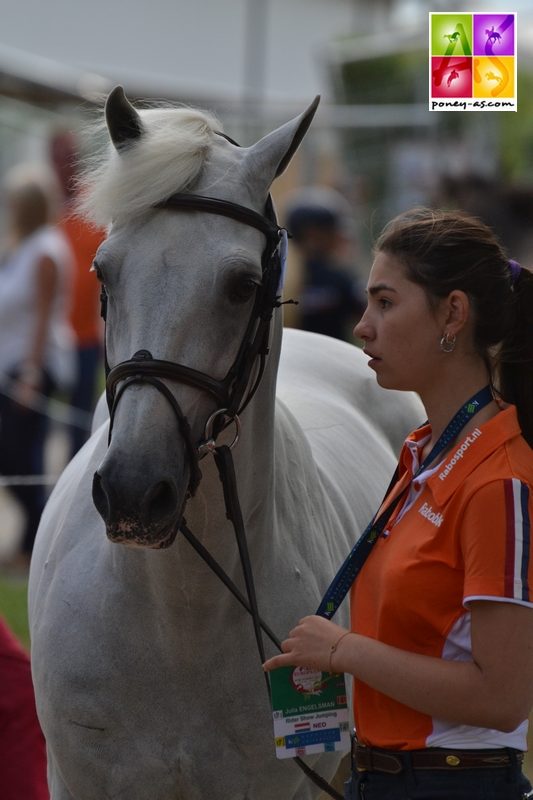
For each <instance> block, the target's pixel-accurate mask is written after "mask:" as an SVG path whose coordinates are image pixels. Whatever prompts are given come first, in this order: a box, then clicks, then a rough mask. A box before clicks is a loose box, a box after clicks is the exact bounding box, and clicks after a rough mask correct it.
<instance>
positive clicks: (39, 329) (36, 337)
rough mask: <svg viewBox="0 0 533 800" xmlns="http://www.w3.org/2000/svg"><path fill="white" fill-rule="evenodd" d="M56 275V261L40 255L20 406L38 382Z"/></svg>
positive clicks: (28, 400) (30, 397) (30, 398)
mask: <svg viewBox="0 0 533 800" xmlns="http://www.w3.org/2000/svg"><path fill="white" fill-rule="evenodd" d="M57 279H58V270H57V265H56V263H55V261H54V260H53V259H52V258H50V257H49V256H42V258H41V259H40V261H39V263H38V265H37V270H36V282H37V285H36V293H35V319H34V326H33V332H32V337H31V343H30V347H29V350H28V353H27V355H26V359H25V361H24V363H23V364H21V369H20V372H19V375H18V382H19V387H18V391H17V400H18V402H19V403H20V404H21V405H23V406H27V405H30V406H31V405H32V401H33V396H34V392H35V390H36V389H38V388H39V386H40V384H41V380H42V371H43V366H44V364H43V360H44V349H45V346H46V341H47V337H48V327H49V324H50V316H51V313H52V305H53V302H54V296H55V293H56V290H57Z"/></svg>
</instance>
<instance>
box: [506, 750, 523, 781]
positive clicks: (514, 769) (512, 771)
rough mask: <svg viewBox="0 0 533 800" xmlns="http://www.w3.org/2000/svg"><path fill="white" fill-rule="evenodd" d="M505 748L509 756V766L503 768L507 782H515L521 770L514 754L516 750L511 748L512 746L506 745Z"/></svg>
mask: <svg viewBox="0 0 533 800" xmlns="http://www.w3.org/2000/svg"><path fill="white" fill-rule="evenodd" d="M505 750H506V752H507V755H508V756H509V766H508V767H507V769H506V770H505V771H506V773H507V783H516V781H517V779H518V773H519V771H521V770H519V769H518V767H519V764H518V758H517V756H516V750H513V748H512V747H506V748H505Z"/></svg>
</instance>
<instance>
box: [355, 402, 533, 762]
mask: <svg viewBox="0 0 533 800" xmlns="http://www.w3.org/2000/svg"><path fill="white" fill-rule="evenodd" d="M429 433H430V429H429V427H426V428H422V429H420V430H418V431H415V432H414V433H413V434H411V435H410V436H409V437H408V438H407V440H406V443H405V445H404V448H403V450H402V452H401V454H400V475H399V479H398V484H399V483H400V482H402V483H403V484H404V485H405V483H406V482H407V481H408V477H409V476H411V475H413V473H414V472H415V471H416V469H417V468H418V456H419V453H420V451H421V449H422V446H423V444H424V443H425V441H427V437H428V435H429ZM398 484H397V485H398ZM532 487H533V450H532V449H531V448H530V447H529V446H528V444H527V443H526V441H525V440H524V439H523V437H522V436H521V432H520V427H519V425H518V420H517V416H516V409H515V407H514V406H509V407H508V408H506V410H504V411H501V412H500V413H499V414H497V415H496V416H495V417H493V418H492V419H491V420H489V421H488V422H487V423H485V424H484V425H480V426H479V428H476V429H475V430H474V431H472V432H471V433H470V434H468V435H466V436H465V437H464V439H463V440H462V441H461V442H460V443H459V444H458V446H457V447H456V448H455V449H452V451H451V452H449V453H447V455H446V456H445V457H444V459H443V461H442V462H441V463H440V464H439V465H438V466H437V467H435V468H433V469H430V470H427V471H426V472H425V473H422V474H421V475H420V476H418V477H417V479H416V480H415V481H414V482H413V483H412V484H411V488H410V492H409V494H408V497H407V499H406V500H405V501H404V503H403V507H402V508H400V509H399V511H397V512H395V514H394V515H393V516H394V518H393V519H392V521H391V522H389V525H388V530H386V531H385V533H384V535H382V536H381V537H380V539H379V540H378V542H377V543H376V545H375V546H374V549H373V550H372V553H371V554H370V556H369V558H368V560H367V562H366V564H365V565H364V567H363V569H362V571H361V573H360V575H359V577H358V578H357V580H356V581H355V583H354V585H353V587H352V591H351V609H352V611H351V615H352V630H353V631H355V632H356V633H360V634H362V635H364V636H369V637H371V638H373V639H377V640H379V641H382V642H385V643H386V644H389V645H392V646H393V647H398V648H400V649H402V650H408V651H411V652H415V653H422V654H424V655H428V656H433V657H436V658H444V659H448V660H453V661H469V660H472V648H471V637H470V612H469V608H468V604H469V602H470V601H472V600H475V599H484V600H492V601H499V602H511V603H518V604H521V605H526V606H530V607H532V608H533V595H532V594H531V592H533V566H532V562H533V559H531V558H530V519H531V518H532V517H533V491H532ZM393 494H394V489H393V490H392V492H391V497H392V496H393ZM354 712H355V723H356V731H357V736H358V739H359V740H360V741H362V742H363V743H365V744H368V745H371V746H374V747H384V748H389V749H392V750H411V749H417V748H424V747H456V748H492V747H516V748H517V749H521V750H525V749H527V748H526V733H527V721H524V723H523V724H522V725H520V726H519V728H518V729H517V730H516V731H513V732H511V733H503V732H501V731H495V730H489V729H485V728H475V727H471V726H467V725H458V724H455V723H451V722H448V721H445V720H439V719H433V718H432V717H430V716H428V715H426V714H422V713H420V712H419V711H414V710H413V709H411V708H408V707H407V706H404V705H402V704H401V703H398V702H397V701H396V700H392V699H391V698H389V697H387V696H386V695H384V694H381V693H380V692H377V691H375V690H374V689H372V688H370V687H369V686H367V685H366V684H365V683H363V682H361V681H357V680H356V681H355V685H354Z"/></svg>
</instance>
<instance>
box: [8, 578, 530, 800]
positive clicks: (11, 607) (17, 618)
mask: <svg viewBox="0 0 533 800" xmlns="http://www.w3.org/2000/svg"><path fill="white" fill-rule="evenodd" d="M27 591H28V586H27V582H26V581H25V580H21V579H17V580H15V579H9V578H0V614H1V615H2V616H3V618H4V619H5V620H6V621H7V623H8V625H9V626H10V628H11V630H12V631H13V632H14V633H15V635H16V636H17V638H18V639H19V641H21V642H22V644H23V645H24V646H25V647H28V648H29V643H30V637H29V631H28V601H27ZM529 748H530V750H529V753H527V754H526V761H525V769H524V771H525V773H526V774H527V776H528V777H529V779H530V780H533V752H532V750H533V716H532V718H531V719H530V734H529ZM348 769H349V767H348V766H347V761H345V762H343V765H342V768H341V770H339V775H338V776H337V777H338V787H337V788H339V790H340V788H341V785H342V779H343V778H344V777H345V776H344V773H345V772H346V770H348ZM324 797H325V796H324Z"/></svg>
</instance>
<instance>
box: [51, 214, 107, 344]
mask: <svg viewBox="0 0 533 800" xmlns="http://www.w3.org/2000/svg"><path fill="white" fill-rule="evenodd" d="M59 227H60V229H61V230H62V231H63V233H64V234H65V236H66V237H67V239H68V241H69V244H70V246H71V249H72V252H73V254H74V260H75V270H74V279H73V286H72V297H71V305H70V315H69V316H70V324H71V327H72V329H73V331H74V333H75V335H76V341H77V343H78V346H80V347H84V346H91V345H95V344H98V343H99V342H100V341H101V340H102V335H103V334H102V331H103V328H102V322H101V320H100V285H99V283H98V281H97V279H96V275H95V274H94V272H90V268H91V264H92V262H93V259H94V255H95V253H96V251H97V249H98V247H99V246H100V244H101V243H102V242H103V240H104V239H105V231H103V230H101V229H99V228H95V227H94V226H92V225H91V224H90V223H88V222H86V221H85V220H83V219H81V217H77V216H74V215H69V214H66V215H65V216H64V217H63V219H61V221H60V223H59Z"/></svg>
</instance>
